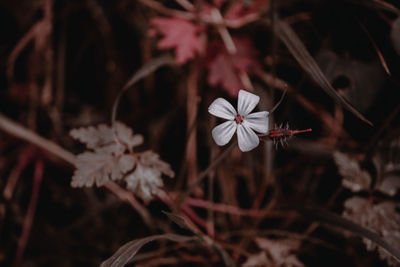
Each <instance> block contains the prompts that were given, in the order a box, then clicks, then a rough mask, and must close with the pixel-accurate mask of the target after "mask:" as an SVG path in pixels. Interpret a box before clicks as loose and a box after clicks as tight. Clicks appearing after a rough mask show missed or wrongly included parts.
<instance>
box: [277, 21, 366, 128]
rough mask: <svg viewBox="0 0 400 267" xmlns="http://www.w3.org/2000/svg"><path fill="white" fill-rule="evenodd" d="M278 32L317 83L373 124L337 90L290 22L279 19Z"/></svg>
mask: <svg viewBox="0 0 400 267" xmlns="http://www.w3.org/2000/svg"><path fill="white" fill-rule="evenodd" d="M276 34H277V35H278V37H279V38H280V39H281V40H282V42H283V43H284V44H285V45H286V47H287V48H288V50H289V52H290V53H291V54H292V55H293V57H294V58H295V59H296V61H297V62H298V63H299V65H300V66H301V67H302V68H303V70H304V71H305V72H307V73H308V74H309V75H310V77H311V78H312V79H313V80H314V82H315V83H317V84H318V85H319V86H320V87H321V88H322V89H323V90H324V91H325V92H326V93H327V94H328V95H329V96H330V97H331V98H332V99H333V100H334V101H335V102H336V103H338V104H340V105H341V106H342V107H343V108H345V109H347V110H348V111H350V112H351V113H353V114H354V115H355V116H357V117H358V118H359V119H361V120H362V121H364V122H366V123H368V124H369V125H373V124H372V123H371V122H370V121H369V120H367V119H366V118H365V117H364V116H363V115H362V114H361V113H360V112H359V111H357V110H356V109H355V108H354V107H353V106H351V105H350V104H349V103H348V102H347V101H346V100H345V99H343V97H341V96H340V95H339V94H338V93H337V92H336V91H335V89H334V88H333V87H332V85H331V84H330V83H329V81H328V79H327V78H326V77H325V75H324V74H323V72H322V71H321V69H320V68H319V66H318V64H317V63H316V62H315V60H314V58H313V57H312V56H311V55H310V53H309V52H308V50H307V49H306V47H305V46H304V44H303V42H302V41H301V40H300V38H299V37H298V36H297V34H296V33H295V32H294V30H293V29H292V28H291V27H290V25H289V24H287V23H286V22H284V21H282V20H277V21H276Z"/></svg>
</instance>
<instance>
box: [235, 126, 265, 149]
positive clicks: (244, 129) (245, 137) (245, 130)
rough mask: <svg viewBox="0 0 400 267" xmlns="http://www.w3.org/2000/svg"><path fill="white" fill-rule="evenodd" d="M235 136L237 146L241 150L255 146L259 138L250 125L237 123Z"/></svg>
mask: <svg viewBox="0 0 400 267" xmlns="http://www.w3.org/2000/svg"><path fill="white" fill-rule="evenodd" d="M237 137H238V143H239V148H240V150H241V151H243V152H247V151H250V150H252V149H253V148H255V147H257V146H258V144H259V143H260V139H259V138H258V136H257V135H256V134H255V133H254V131H253V130H252V129H250V127H248V126H246V125H243V124H239V125H238V127H237Z"/></svg>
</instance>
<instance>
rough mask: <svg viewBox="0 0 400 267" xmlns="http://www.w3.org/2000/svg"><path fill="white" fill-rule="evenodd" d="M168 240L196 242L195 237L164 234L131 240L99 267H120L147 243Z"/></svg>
mask: <svg viewBox="0 0 400 267" xmlns="http://www.w3.org/2000/svg"><path fill="white" fill-rule="evenodd" d="M163 239H166V240H170V241H174V242H180V243H182V242H185V243H186V242H191V241H196V240H198V238H197V237H192V236H183V235H176V234H164V235H153V236H149V237H145V238H141V239H135V240H132V241H130V242H128V243H126V244H125V245H123V246H122V247H120V248H119V249H118V250H117V252H115V253H114V255H112V256H111V257H110V258H108V259H107V260H105V261H104V262H102V263H101V265H100V267H120V266H121V267H122V266H125V264H128V263H129V262H130V261H131V260H132V259H133V257H135V255H136V254H137V252H138V251H139V250H140V249H141V248H142V247H143V246H144V245H146V244H147V243H149V242H152V241H155V240H163Z"/></svg>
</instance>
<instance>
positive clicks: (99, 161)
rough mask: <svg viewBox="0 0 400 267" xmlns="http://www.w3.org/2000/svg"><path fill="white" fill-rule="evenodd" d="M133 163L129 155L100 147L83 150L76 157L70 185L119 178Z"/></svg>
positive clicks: (132, 158)
mask: <svg viewBox="0 0 400 267" xmlns="http://www.w3.org/2000/svg"><path fill="white" fill-rule="evenodd" d="M134 165H135V158H134V157H133V156H131V155H115V154H113V153H112V151H107V150H106V149H102V150H101V151H96V152H84V153H82V154H79V155H78V156H77V158H76V163H75V167H76V170H75V172H74V175H73V176H72V181H71V186H72V187H83V186H86V187H90V186H92V185H93V184H96V185H97V186H102V185H104V184H105V183H106V182H107V181H108V180H110V179H111V180H119V179H121V178H123V175H124V174H125V173H126V172H127V171H129V170H131V169H132V168H133V167H134Z"/></svg>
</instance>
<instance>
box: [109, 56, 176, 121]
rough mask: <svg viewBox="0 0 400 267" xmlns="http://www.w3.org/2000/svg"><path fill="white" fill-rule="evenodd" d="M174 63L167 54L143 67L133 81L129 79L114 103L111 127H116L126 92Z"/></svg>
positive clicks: (136, 73) (133, 77)
mask: <svg viewBox="0 0 400 267" xmlns="http://www.w3.org/2000/svg"><path fill="white" fill-rule="evenodd" d="M174 63H175V61H174V59H173V58H172V57H171V56H170V55H169V54H166V55H162V56H160V57H157V58H155V59H153V60H152V61H150V62H149V63H147V64H146V65H144V66H143V67H141V68H140V69H139V70H138V71H137V72H135V74H134V75H133V76H132V77H131V79H129V81H128V82H127V83H126V84H125V86H124V87H123V88H122V89H121V91H119V93H118V95H117V98H116V99H115V101H114V105H113V107H112V112H111V125H114V123H115V119H116V117H117V109H118V105H119V101H120V100H121V97H122V95H123V94H124V93H125V91H126V90H128V89H129V88H131V87H132V86H133V85H134V84H135V83H136V82H138V81H140V80H141V79H143V78H144V77H146V76H147V75H149V74H150V73H152V72H154V71H156V70H157V69H158V68H160V67H162V66H165V65H173V64H174Z"/></svg>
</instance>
